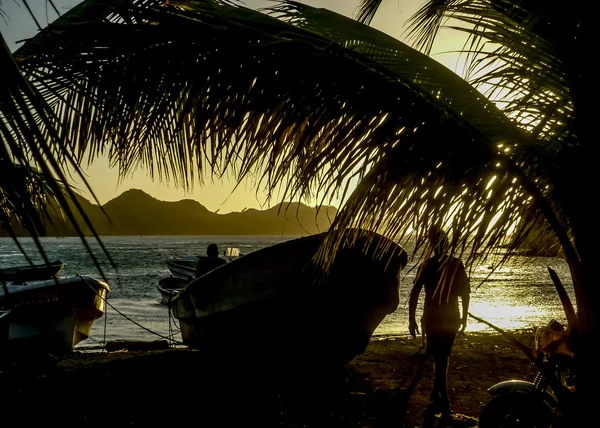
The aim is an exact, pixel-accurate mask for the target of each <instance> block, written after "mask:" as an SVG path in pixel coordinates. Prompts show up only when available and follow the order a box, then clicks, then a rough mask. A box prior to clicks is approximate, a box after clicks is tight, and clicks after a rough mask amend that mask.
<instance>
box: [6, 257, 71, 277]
mask: <svg viewBox="0 0 600 428" xmlns="http://www.w3.org/2000/svg"><path fill="white" fill-rule="evenodd" d="M64 267H65V264H64V263H63V262H62V261H60V260H55V261H53V262H50V263H41V264H34V265H23V266H13V267H7V268H4V269H0V282H2V281H4V282H25V281H40V280H44V279H50V278H55V277H56V276H57V275H58V274H59V272H60V271H61V270H63V268H64Z"/></svg>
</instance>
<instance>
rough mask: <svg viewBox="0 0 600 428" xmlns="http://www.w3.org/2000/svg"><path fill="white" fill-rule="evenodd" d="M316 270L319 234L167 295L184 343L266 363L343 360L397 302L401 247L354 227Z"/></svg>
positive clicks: (359, 349)
mask: <svg viewBox="0 0 600 428" xmlns="http://www.w3.org/2000/svg"><path fill="white" fill-rule="evenodd" d="M362 233H363V235H362V236H361V237H360V238H359V239H358V240H356V242H355V243H354V244H346V245H345V246H344V247H342V248H340V249H339V250H338V251H337V253H336V256H335V261H334V262H333V265H332V267H331V270H330V271H329V273H328V274H327V275H326V276H325V277H323V276H322V275H320V272H321V271H320V270H319V269H317V268H316V265H315V264H314V263H313V257H314V256H315V254H316V253H317V250H318V249H319V246H320V245H321V243H322V241H323V239H324V237H325V235H324V234H319V235H313V236H309V237H304V238H299V239H295V240H290V241H286V242H283V243H281V244H277V245H274V246H271V247H267V248H264V249H261V250H258V251H255V252H252V253H249V254H247V255H245V256H244V257H241V258H239V259H238V260H234V261H231V262H229V263H228V264H226V265H224V266H222V267H220V268H218V269H216V270H214V271H212V272H210V273H208V274H206V275H204V276H202V277H200V278H197V279H195V280H193V281H192V282H190V283H189V284H188V285H187V286H186V287H185V288H184V289H183V290H182V291H181V292H180V293H179V294H177V295H176V296H175V297H173V298H172V299H171V300H170V303H169V306H170V308H171V310H172V312H173V314H174V316H175V317H176V318H177V319H178V320H179V324H180V328H181V335H182V339H183V343H184V345H187V346H188V347H189V348H193V349H198V350H202V351H204V352H206V353H207V354H213V355H217V356H219V357H223V358H233V359H234V362H235V363H236V364H242V363H250V362H252V364H254V363H256V362H260V363H261V364H263V365H266V366H269V367H282V366H283V365H286V366H288V367H289V366H290V364H293V363H294V362H298V361H302V364H303V365H304V366H305V365H306V364H307V362H312V363H315V364H320V365H344V364H346V363H347V362H349V361H350V360H351V359H352V358H354V357H355V356H356V355H358V354H359V353H361V352H362V351H364V349H365V348H366V346H367V344H368V342H369V340H370V338H371V336H372V334H373V332H374V330H375V329H376V328H377V326H378V325H379V323H380V322H381V321H382V320H383V318H384V317H385V316H387V315H388V314H390V313H392V312H393V311H394V310H396V308H397V307H398V304H399V285H400V280H399V274H400V271H401V269H402V268H403V267H404V266H405V265H406V263H407V254H406V252H405V251H404V250H403V249H402V248H401V247H400V246H399V245H397V244H395V243H394V242H392V241H390V240H388V239H386V238H384V237H382V236H381V235H378V234H375V233H371V232H366V231H362Z"/></svg>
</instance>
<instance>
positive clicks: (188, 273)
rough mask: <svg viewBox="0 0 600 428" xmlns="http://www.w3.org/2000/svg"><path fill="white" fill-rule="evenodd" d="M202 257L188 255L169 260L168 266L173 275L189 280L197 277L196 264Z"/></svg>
mask: <svg viewBox="0 0 600 428" xmlns="http://www.w3.org/2000/svg"><path fill="white" fill-rule="evenodd" d="M200 257H201V256H186V257H180V258H174V259H172V260H167V268H168V269H169V272H171V275H173V276H175V277H177V278H181V279H185V280H188V281H189V280H192V279H194V278H195V277H196V266H197V265H198V259H199V258H200Z"/></svg>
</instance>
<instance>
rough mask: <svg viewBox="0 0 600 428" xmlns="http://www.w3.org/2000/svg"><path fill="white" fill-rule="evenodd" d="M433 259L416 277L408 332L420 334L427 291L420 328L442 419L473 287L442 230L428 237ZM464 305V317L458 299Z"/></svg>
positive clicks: (447, 408) (436, 407)
mask: <svg viewBox="0 0 600 428" xmlns="http://www.w3.org/2000/svg"><path fill="white" fill-rule="evenodd" d="M429 243H430V245H431V247H432V249H433V256H432V257H431V258H429V259H427V260H425V261H424V262H423V263H422V264H421V266H420V267H419V270H418V271H417V275H416V277H415V281H414V283H413V288H412V290H411V294H410V299H409V331H410V334H411V336H412V337H413V338H416V335H417V334H418V333H419V327H418V325H417V322H416V310H417V303H418V300H419V295H420V293H421V290H422V289H423V287H424V288H425V300H424V303H423V315H422V317H421V326H422V329H423V335H424V338H425V342H426V355H427V356H432V357H433V360H434V381H433V390H432V391H431V395H430V397H429V398H430V401H431V402H432V405H431V410H433V412H434V413H441V414H442V416H449V415H451V414H452V413H453V412H452V408H451V407H450V400H449V398H448V387H447V377H448V364H449V361H450V354H451V352H452V346H453V345H454V340H455V339H456V335H457V334H458V333H459V332H463V331H464V330H465V328H466V326H467V316H468V315H467V313H468V310H469V300H470V293H471V286H470V281H469V277H468V276H467V273H466V272H465V268H464V265H463V263H462V261H461V260H460V259H458V258H456V257H452V256H450V255H448V254H447V253H448V251H449V249H450V247H449V241H448V236H447V235H446V233H445V232H444V231H443V230H441V229H434V230H433V231H432V232H430V234H429ZM459 297H460V298H461V301H462V316H461V313H460V309H459V304H458V299H459Z"/></svg>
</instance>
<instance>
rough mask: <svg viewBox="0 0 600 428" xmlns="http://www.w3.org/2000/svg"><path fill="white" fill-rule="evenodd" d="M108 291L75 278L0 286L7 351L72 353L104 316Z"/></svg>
mask: <svg viewBox="0 0 600 428" xmlns="http://www.w3.org/2000/svg"><path fill="white" fill-rule="evenodd" d="M109 290H110V288H109V286H108V284H106V283H105V282H103V281H99V280H97V279H94V278H92V277H88V276H79V275H77V276H70V277H64V278H55V279H47V280H44V281H31V282H27V283H20V284H15V283H4V284H2V285H0V314H4V316H3V317H2V322H3V323H4V326H5V338H4V340H5V341H6V343H7V348H8V350H9V351H10V352H33V351H39V352H48V353H51V354H64V353H68V352H71V351H73V347H74V346H75V345H77V344H78V343H79V342H81V341H82V340H84V339H87V338H88V337H89V334H90V329H91V327H92V325H93V323H94V322H95V321H96V320H97V319H98V318H100V317H101V316H102V315H103V314H104V309H105V300H106V296H107V294H108V292H109Z"/></svg>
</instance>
